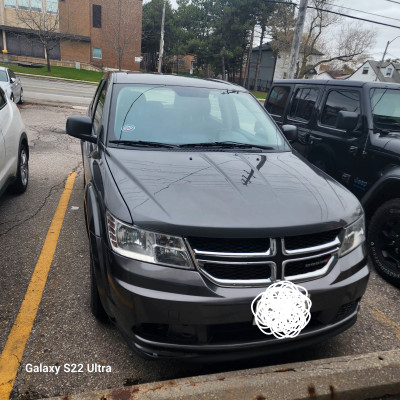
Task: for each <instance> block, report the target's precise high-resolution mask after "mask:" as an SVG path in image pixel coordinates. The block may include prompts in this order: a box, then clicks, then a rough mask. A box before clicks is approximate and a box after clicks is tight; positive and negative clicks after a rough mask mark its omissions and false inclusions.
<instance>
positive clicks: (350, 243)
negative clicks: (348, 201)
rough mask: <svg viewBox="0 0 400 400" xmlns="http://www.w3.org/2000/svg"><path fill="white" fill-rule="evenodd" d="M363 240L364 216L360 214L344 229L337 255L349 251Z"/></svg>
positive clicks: (340, 255) (342, 254)
mask: <svg viewBox="0 0 400 400" xmlns="http://www.w3.org/2000/svg"><path fill="white" fill-rule="evenodd" d="M364 241H365V218H364V216H362V217H361V218H360V219H358V220H357V221H356V222H354V223H352V224H351V225H349V226H348V227H347V228H346V229H345V235H344V239H343V243H342V245H341V247H340V251H339V257H342V256H344V255H346V254H347V253H350V251H352V250H354V249H355V248H356V247H358V246H359V245H360V244H361V243H363V242H364Z"/></svg>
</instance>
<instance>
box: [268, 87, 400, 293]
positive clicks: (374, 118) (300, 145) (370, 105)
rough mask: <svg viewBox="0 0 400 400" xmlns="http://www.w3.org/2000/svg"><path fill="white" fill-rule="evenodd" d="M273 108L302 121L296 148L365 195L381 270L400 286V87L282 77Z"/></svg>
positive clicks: (279, 115) (285, 119)
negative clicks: (285, 78)
mask: <svg viewBox="0 0 400 400" xmlns="http://www.w3.org/2000/svg"><path fill="white" fill-rule="evenodd" d="M265 108H266V109H267V110H268V111H269V113H270V114H271V116H272V117H273V118H274V119H275V121H276V122H277V123H278V125H283V124H292V125H295V126H297V128H298V137H297V140H295V141H294V142H293V143H292V144H293V147H294V148H295V149H296V150H298V151H299V153H301V154H302V155H304V156H305V157H306V158H307V159H308V160H309V161H311V162H312V163H314V164H315V165H316V166H317V167H319V168H320V169H322V170H323V171H325V172H327V173H328V174H329V175H331V176H332V177H334V178H335V179H336V180H338V181H339V182H341V183H342V184H343V185H344V186H346V187H347V188H348V189H350V190H351V191H352V192H353V193H354V194H355V195H356V196H357V197H358V198H359V199H360V200H361V203H362V205H363V207H364V210H365V213H366V217H367V223H368V244H369V252H370V255H371V258H372V260H373V262H374V265H375V267H376V270H377V271H378V272H379V273H380V274H381V275H382V276H383V277H385V278H386V279H387V280H389V281H391V282H392V283H394V284H396V285H400V85H397V84H384V83H366V82H356V81H340V80H338V81H322V80H277V81H275V82H274V83H273V85H272V87H271V90H270V93H269V96H268V98H267V100H266V102H265Z"/></svg>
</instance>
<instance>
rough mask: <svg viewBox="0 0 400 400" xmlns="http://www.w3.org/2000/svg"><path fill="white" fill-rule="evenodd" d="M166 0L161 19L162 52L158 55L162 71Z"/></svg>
mask: <svg viewBox="0 0 400 400" xmlns="http://www.w3.org/2000/svg"><path fill="white" fill-rule="evenodd" d="M166 1H167V0H165V1H164V6H163V12H162V20H161V38H160V53H159V56H158V72H161V66H162V60H163V56H164V22H165V3H166Z"/></svg>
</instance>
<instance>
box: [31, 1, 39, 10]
mask: <svg viewBox="0 0 400 400" xmlns="http://www.w3.org/2000/svg"><path fill="white" fill-rule="evenodd" d="M31 10H32V11H38V12H41V11H42V0H31Z"/></svg>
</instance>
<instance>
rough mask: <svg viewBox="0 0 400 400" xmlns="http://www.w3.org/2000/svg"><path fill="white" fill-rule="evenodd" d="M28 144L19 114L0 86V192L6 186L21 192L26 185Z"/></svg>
mask: <svg viewBox="0 0 400 400" xmlns="http://www.w3.org/2000/svg"><path fill="white" fill-rule="evenodd" d="M28 160H29V146H28V137H27V135H26V132H25V126H24V123H23V122H22V118H21V114H20V113H19V110H18V107H17V106H16V105H15V104H14V102H12V101H10V99H9V98H7V96H6V95H5V93H4V91H3V90H2V89H1V88H0V194H1V193H3V192H4V190H5V189H6V188H7V187H8V189H9V191H10V192H12V193H23V192H25V190H26V188H27V186H28V176H29V168H28Z"/></svg>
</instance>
